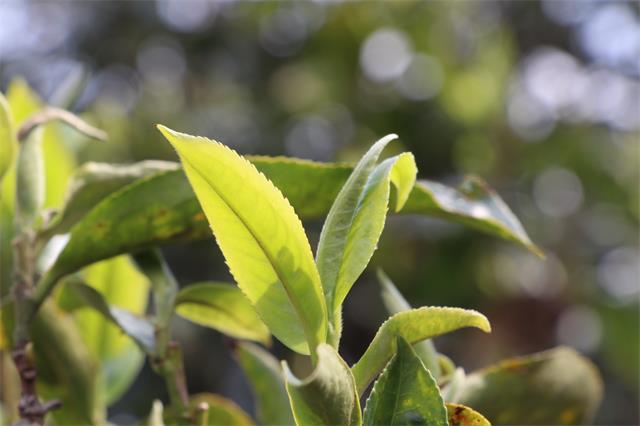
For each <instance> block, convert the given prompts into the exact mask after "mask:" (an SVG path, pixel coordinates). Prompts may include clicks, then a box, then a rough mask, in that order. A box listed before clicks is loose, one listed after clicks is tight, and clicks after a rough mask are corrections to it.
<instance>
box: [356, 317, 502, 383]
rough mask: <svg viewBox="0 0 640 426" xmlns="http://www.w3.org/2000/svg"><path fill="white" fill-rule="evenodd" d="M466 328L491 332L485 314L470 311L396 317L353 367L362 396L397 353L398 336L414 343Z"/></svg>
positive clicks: (385, 326) (387, 323) (377, 335)
mask: <svg viewBox="0 0 640 426" xmlns="http://www.w3.org/2000/svg"><path fill="white" fill-rule="evenodd" d="M463 327H476V328H479V329H481V330H483V331H485V332H489V331H490V330H491V326H490V325H489V321H488V320H487V318H486V317H485V316H484V315H482V314H480V313H479V312H476V311H472V310H467V309H460V308H440V307H424V308H419V309H412V310H410V311H405V312H400V313H398V314H395V315H394V316H392V317H391V318H389V319H388V320H387V321H385V322H384V323H383V324H382V325H381V326H380V328H379V329H378V332H377V333H376V335H375V337H374V338H373V341H372V342H371V344H370V345H369V347H368V348H367V350H366V351H365V353H364V355H362V358H360V360H359V361H358V362H357V363H356V364H355V365H354V366H353V367H352V371H353V376H354V377H355V379H356V384H357V386H358V393H359V394H360V395H361V394H362V393H363V392H364V390H365V389H366V388H367V386H369V383H371V381H372V380H373V379H374V378H375V377H376V376H377V375H378V374H379V373H380V371H381V370H382V369H383V368H384V366H385V365H386V363H387V362H388V361H389V359H391V357H392V356H393V355H394V354H395V352H396V336H400V337H402V338H404V339H405V340H407V341H408V342H409V343H411V344H414V343H416V342H419V341H421V340H425V339H430V338H432V337H436V336H440V335H442V334H445V333H449V332H451V331H454V330H457V329H459V328H463Z"/></svg>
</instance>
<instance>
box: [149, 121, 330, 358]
mask: <svg viewBox="0 0 640 426" xmlns="http://www.w3.org/2000/svg"><path fill="white" fill-rule="evenodd" d="M159 129H160V131H161V132H162V134H163V135H164V136H165V137H166V138H167V139H168V140H169V141H170V142H171V144H172V145H173V146H174V148H175V149H176V151H178V154H179V155H180V159H181V161H182V164H183V167H184V170H185V173H186V174H187V177H188V178H189V181H190V183H191V186H192V187H193V190H194V192H195V193H196V196H197V197H198V200H199V201H200V204H201V205H202V209H203V210H204V213H205V215H206V216H207V219H208V221H209V224H210V226H211V229H212V230H213V233H214V235H215V237H216V240H217V242H218V245H219V246H220V248H221V250H222V253H223V254H224V256H225V259H226V261H227V264H228V265H229V269H230V270H231V273H232V275H233V276H234V278H235V280H236V282H237V283H238V286H239V287H240V288H241V289H242V291H243V292H244V293H245V294H246V295H247V297H248V298H249V300H251V302H252V303H253V305H254V306H255V308H256V310H257V311H258V313H259V314H260V317H261V318H262V319H263V321H264V322H265V323H266V324H267V326H268V327H269V329H270V330H271V332H272V333H273V334H274V335H275V336H276V337H277V338H278V339H279V340H280V341H282V342H283V343H284V344H285V345H287V346H288V347H289V348H291V349H292V350H294V351H296V352H300V353H303V354H309V353H313V352H314V349H315V347H316V346H318V345H319V344H320V343H323V342H324V341H325V340H326V335H327V315H326V308H325V303H324V298H323V296H322V288H321V286H320V277H319V275H318V270H317V269H316V265H315V263H314V261H313V256H312V254H311V247H310V246H309V242H308V240H307V237H306V235H305V232H304V229H303V228H302V223H301V222H300V219H298V216H297V215H296V214H295V212H294V210H293V208H292V207H291V205H290V204H289V202H288V201H287V200H286V199H285V198H284V197H283V196H282V194H281V193H280V191H279V190H278V189H277V188H276V187H275V186H273V184H272V183H271V182H270V181H269V180H268V179H267V178H266V177H265V176H264V175H263V174H261V173H260V172H258V171H257V170H256V168H255V167H254V166H253V165H252V164H251V163H249V162H248V161H247V160H245V159H244V158H242V157H241V156H240V155H238V154H237V153H236V152H235V151H233V150H231V149H230V148H228V147H226V146H224V145H222V144H220V143H218V142H215V141H212V140H209V139H206V138H199V137H194V136H189V135H186V134H183V133H178V132H174V131H173V130H169V129H167V128H166V127H162V126H160V127H159Z"/></svg>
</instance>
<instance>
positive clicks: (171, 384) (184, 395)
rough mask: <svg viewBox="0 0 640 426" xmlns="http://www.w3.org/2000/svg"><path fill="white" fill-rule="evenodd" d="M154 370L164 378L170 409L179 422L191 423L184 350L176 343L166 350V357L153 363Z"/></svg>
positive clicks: (172, 343)
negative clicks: (183, 358) (183, 356)
mask: <svg viewBox="0 0 640 426" xmlns="http://www.w3.org/2000/svg"><path fill="white" fill-rule="evenodd" d="M152 364H153V367H154V370H155V371H156V372H157V373H158V374H160V375H161V376H162V377H164V381H165V383H166V386H167V391H168V392H169V401H170V409H171V411H172V414H173V416H174V418H175V419H176V420H177V421H181V422H189V423H191V419H190V414H189V393H188V392H187V381H186V379H185V375H184V364H183V360H182V350H181V349H180V346H179V345H178V344H177V343H176V342H171V343H170V344H169V346H168V347H167V348H166V352H165V357H164V358H163V359H156V361H155V362H153V363H152Z"/></svg>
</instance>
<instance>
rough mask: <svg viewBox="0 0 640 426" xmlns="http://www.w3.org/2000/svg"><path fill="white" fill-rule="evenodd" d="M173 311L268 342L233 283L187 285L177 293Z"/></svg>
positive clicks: (240, 336)
mask: <svg viewBox="0 0 640 426" xmlns="http://www.w3.org/2000/svg"><path fill="white" fill-rule="evenodd" d="M175 304H176V313H177V314H178V315H180V316H181V317H183V318H186V319H188V320H189V321H193V322H195V323H196V324H200V325H203V326H205V327H210V328H213V329H216V330H219V331H221V332H223V333H225V334H227V335H229V336H232V337H235V338H238V339H249V340H255V341H258V342H262V343H265V344H269V343H270V341H271V339H270V335H269V330H268V329H267V327H266V326H265V325H264V323H263V322H262V321H261V320H260V317H258V314H257V313H256V311H255V309H253V306H251V303H250V302H249V299H247V297H246V296H245V295H244V294H243V293H242V291H240V289H239V288H238V287H236V286H233V285H229V284H220V283H199V284H192V285H189V286H187V287H185V288H183V289H182V290H180V292H179V293H178V296H177V298H176V302H175Z"/></svg>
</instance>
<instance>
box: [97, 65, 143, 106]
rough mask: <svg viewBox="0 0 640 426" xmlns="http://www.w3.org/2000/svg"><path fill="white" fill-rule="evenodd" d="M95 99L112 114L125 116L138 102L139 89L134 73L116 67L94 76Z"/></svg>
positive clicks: (123, 67)
mask: <svg viewBox="0 0 640 426" xmlns="http://www.w3.org/2000/svg"><path fill="white" fill-rule="evenodd" d="M95 84H96V85H97V86H98V88H99V89H98V90H99V93H98V96H97V99H98V101H99V102H100V105H102V106H103V107H106V108H107V109H108V110H109V111H110V112H111V113H113V114H125V113H127V112H129V111H131V109H132V108H133V107H134V106H135V104H136V103H137V102H138V97H139V94H140V93H139V90H140V89H139V87H138V77H137V75H136V73H135V72H134V71H133V70H131V69H130V68H128V67H125V66H122V65H116V66H113V67H110V68H107V69H106V70H104V71H102V72H101V73H100V74H98V75H97V76H96V81H95Z"/></svg>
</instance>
